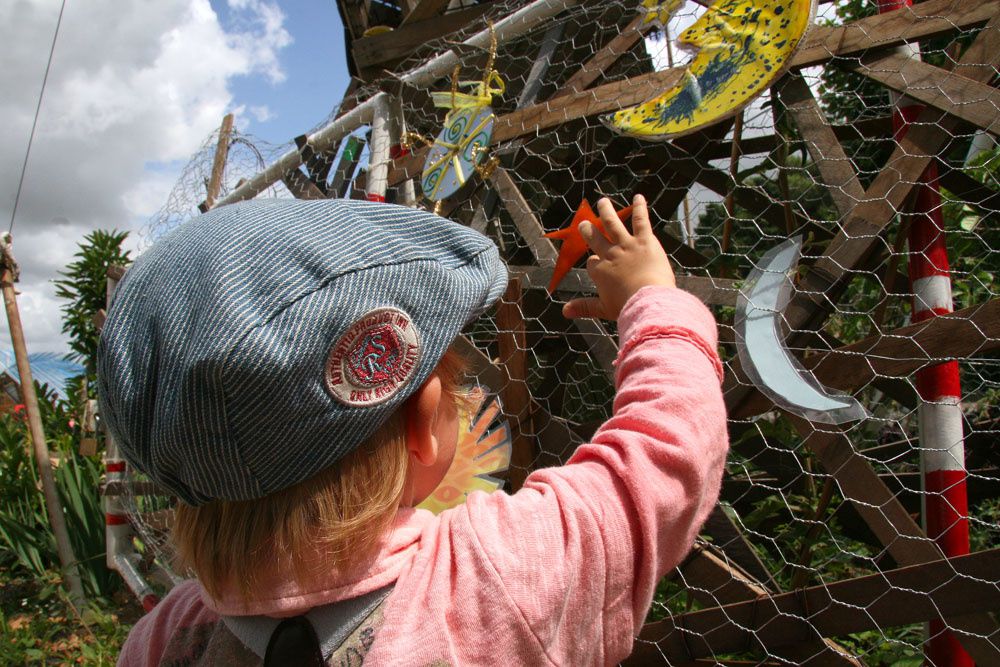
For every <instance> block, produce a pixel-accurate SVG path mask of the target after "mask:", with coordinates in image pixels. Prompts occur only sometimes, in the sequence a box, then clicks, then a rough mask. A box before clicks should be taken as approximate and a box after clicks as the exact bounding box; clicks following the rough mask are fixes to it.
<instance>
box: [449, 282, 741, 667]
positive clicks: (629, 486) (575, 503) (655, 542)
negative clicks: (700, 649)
mask: <svg viewBox="0 0 1000 667" xmlns="http://www.w3.org/2000/svg"><path fill="white" fill-rule="evenodd" d="M619 337H620V340H621V351H620V354H619V357H618V362H617V373H616V378H615V379H616V385H617V395H616V397H615V400H614V413H613V416H612V417H611V418H610V419H609V420H608V421H607V422H606V423H605V424H604V425H602V426H601V427H600V428H599V429H598V430H597V432H596V433H595V434H594V437H593V439H592V441H591V442H590V443H586V444H584V445H581V446H580V447H579V448H578V449H577V451H576V453H575V454H574V455H573V457H572V458H571V459H570V461H569V463H568V464H567V465H565V466H562V467H557V468H547V469H543V470H538V471H536V472H534V473H532V474H531V475H530V476H529V477H528V480H527V482H526V483H525V487H524V489H522V490H521V491H519V492H518V493H516V494H514V495H513V496H505V495H504V494H492V495H489V496H486V495H479V494H476V495H475V496H473V497H471V498H470V502H469V503H467V504H466V506H465V507H467V508H468V513H469V514H468V516H467V520H468V522H469V523H468V528H469V529H471V530H472V531H473V532H474V533H475V534H476V535H477V537H478V540H479V543H480V545H481V548H482V550H483V553H484V554H485V556H486V558H487V559H488V560H489V562H490V563H491V565H492V567H493V568H495V570H496V575H497V578H498V580H499V581H501V582H502V587H503V589H504V592H505V594H506V596H508V597H509V600H510V602H512V603H513V605H515V606H516V607H517V608H518V609H519V610H520V612H521V614H522V615H523V617H524V620H525V621H526V622H527V624H528V625H529V626H530V628H531V631H532V633H533V634H534V636H535V637H536V638H537V640H538V642H539V643H540V645H541V647H542V649H543V650H544V651H545V653H546V654H547V655H548V656H549V657H550V658H551V659H552V661H553V662H555V663H557V664H581V660H582V661H583V662H586V663H591V662H599V663H605V664H607V663H613V662H617V661H619V660H621V659H623V658H624V657H626V656H627V655H628V654H629V653H630V652H631V648H632V642H633V637H634V636H635V635H636V634H637V633H638V631H639V629H640V627H641V626H642V623H643V621H644V619H645V616H646V613H647V611H648V610H649V607H650V604H651V603H652V599H653V593H654V589H655V587H656V584H657V582H658V581H659V580H660V578H661V577H663V575H664V574H666V573H667V572H668V571H669V570H670V569H671V568H673V567H675V566H676V565H677V564H678V563H679V562H680V561H681V559H683V557H684V556H685V555H686V554H687V552H688V551H689V549H690V548H691V545H692V543H693V541H694V538H695V536H696V535H697V533H698V530H699V528H700V527H701V525H702V523H703V522H704V521H705V519H706V518H707V516H708V514H709V512H710V511H711V509H712V507H713V506H714V505H715V502H716V500H717V498H718V494H719V486H720V482H721V476H722V469H723V466H724V463H725V457H726V451H727V449H728V439H727V432H726V414H725V406H724V404H723V400H722V392H721V389H720V380H721V374H722V365H721V363H720V361H719V358H718V355H717V353H716V351H715V348H716V345H717V334H716V325H715V321H714V319H713V318H712V315H711V313H709V311H708V309H707V308H705V306H704V305H702V303H701V302H700V301H698V299H696V298H695V297H694V296H692V295H690V294H688V293H686V292H683V291H681V290H678V289H673V288H665V287H646V288H643V289H642V290H640V291H639V292H638V293H637V294H636V295H635V296H633V297H632V299H631V300H630V301H629V302H628V303H627V304H626V306H625V308H624V309H623V310H622V313H621V316H620V318H619ZM456 518H457V517H456Z"/></svg>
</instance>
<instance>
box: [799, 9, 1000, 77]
mask: <svg viewBox="0 0 1000 667" xmlns="http://www.w3.org/2000/svg"><path fill="white" fill-rule="evenodd" d="M997 14H1000V0H928V1H927V2H920V3H915V4H914V5H913V6H912V7H902V8H900V9H898V10H896V11H892V12H887V13H885V14H877V15H875V16H869V17H867V18H863V19H859V20H857V21H852V22H850V23H848V24H846V25H842V26H836V27H833V26H813V28H812V29H810V30H809V32H808V33H807V34H806V36H805V39H803V40H802V43H801V44H800V45H799V48H798V49H797V50H796V51H795V55H794V56H792V67H811V66H812V65H821V64H823V63H825V62H826V61H828V60H829V59H830V58H832V57H834V56H841V57H844V56H853V55H857V54H859V53H862V52H864V51H868V50H869V49H878V48H885V47H890V46H898V45H901V44H912V43H914V42H918V41H920V40H922V39H928V38H931V37H937V36H938V35H944V34H948V33H952V32H955V31H956V30H964V29H968V28H973V27H975V26H978V25H982V24H983V23H986V22H987V21H989V20H990V19H991V18H993V17H994V16H996V15H997Z"/></svg>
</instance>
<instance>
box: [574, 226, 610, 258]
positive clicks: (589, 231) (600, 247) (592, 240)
mask: <svg viewBox="0 0 1000 667" xmlns="http://www.w3.org/2000/svg"><path fill="white" fill-rule="evenodd" d="M580 236H582V237H583V240H584V241H586V242H587V246H588V247H589V248H590V249H591V250H593V251H594V252H595V253H596V254H597V256H598V257H604V256H605V255H606V254H607V253H608V250H610V249H611V244H610V243H608V240H607V239H606V238H604V234H602V233H601V232H600V230H598V229H597V227H595V226H594V224H593V223H591V222H589V221H587V220H584V221H583V222H581V223H580Z"/></svg>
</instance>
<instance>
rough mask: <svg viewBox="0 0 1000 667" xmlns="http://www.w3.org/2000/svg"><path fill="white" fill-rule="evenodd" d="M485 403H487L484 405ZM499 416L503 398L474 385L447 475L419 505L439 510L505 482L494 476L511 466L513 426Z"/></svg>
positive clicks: (456, 504) (439, 511)
mask: <svg viewBox="0 0 1000 667" xmlns="http://www.w3.org/2000/svg"><path fill="white" fill-rule="evenodd" d="M484 405H485V407H484ZM499 416H500V401H499V399H498V398H496V397H492V398H489V399H488V398H487V395H486V392H485V391H483V389H482V388H481V387H475V388H473V389H472V390H471V391H470V393H469V400H468V401H467V402H466V405H465V406H464V407H463V409H462V412H461V414H460V415H459V424H458V444H457V446H456V448H455V457H454V458H453V459H452V462H451V466H450V467H449V468H448V471H447V472H446V473H445V476H444V479H442V480H441V483H440V484H438V485H437V487H436V488H435V489H434V491H432V492H431V494H430V495H429V496H428V497H427V498H425V499H424V500H423V501H422V502H421V503H420V504H418V505H417V507H419V508H421V509H426V510H430V511H432V512H434V513H435V514H440V513H441V512H443V511H444V510H446V509H450V508H452V507H456V506H458V505H461V504H462V503H464V502H465V498H466V496H468V495H469V494H470V493H471V492H473V491H477V490H479V491H485V492H486V493H491V492H493V491H496V490H497V489H499V488H500V487H502V486H503V483H504V482H503V480H502V479H498V478H496V477H494V476H493V475H496V474H498V473H502V472H505V471H506V470H507V469H508V468H509V467H510V456H511V451H512V446H513V445H512V441H511V436H510V426H508V424H507V422H506V421H505V420H503V419H502V418H500V419H498V417H499Z"/></svg>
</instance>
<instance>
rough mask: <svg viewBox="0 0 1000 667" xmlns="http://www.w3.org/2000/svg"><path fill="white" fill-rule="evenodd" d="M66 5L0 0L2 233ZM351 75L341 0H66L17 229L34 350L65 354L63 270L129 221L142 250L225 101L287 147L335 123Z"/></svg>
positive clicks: (246, 126)
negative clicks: (83, 249) (99, 235)
mask: <svg viewBox="0 0 1000 667" xmlns="http://www.w3.org/2000/svg"><path fill="white" fill-rule="evenodd" d="M60 7H61V0H19V1H18V2H15V3H12V2H0V56H2V57H3V63H4V67H3V68H0V90H3V91H4V94H3V95H2V96H0V125H2V126H3V127H4V130H5V131H4V132H2V133H0V218H2V219H3V220H5V223H4V229H6V224H7V223H6V221H8V220H9V219H10V217H11V212H12V210H13V208H14V206H13V205H14V201H15V193H16V191H17V187H18V182H19V177H20V172H21V165H22V162H23V161H24V156H25V149H26V147H27V144H28V137H29V135H30V134H31V126H32V121H33V118H34V114H35V108H36V105H37V104H38V95H39V89H40V86H41V82H42V75H43V73H44V71H45V63H46V60H47V58H48V55H49V47H50V45H51V44H52V38H53V34H54V31H55V27H56V19H57V17H58V16H59V12H60ZM348 81H349V77H348V74H347V65H346V58H345V53H344V43H343V26H342V24H341V22H340V16H339V14H338V12H337V7H336V4H335V2H334V1H333V0H320V1H318V2H317V1H313V2H303V1H301V0H289V1H287V2H284V3H281V4H279V3H278V1H277V0H153V1H150V2H142V3H138V2H135V3H133V2H122V1H121V0H88V1H87V2H86V3H79V2H67V3H66V7H65V12H64V15H63V19H62V23H61V26H60V28H59V39H58V41H57V43H56V48H55V52H54V57H53V60H52V68H51V72H50V75H49V79H48V83H47V86H46V89H45V97H44V100H43V104H42V107H41V113H40V115H39V118H38V126H37V131H36V132H35V137H34V142H33V144H32V149H31V157H30V160H29V162H28V167H27V171H26V173H25V178H24V187H23V189H22V191H21V193H20V197H19V199H18V206H17V216H16V225H15V228H14V252H15V255H16V256H17V258H18V260H19V261H20V263H21V267H22V275H21V282H20V283H19V289H20V291H21V297H20V298H19V305H20V308H21V317H22V320H23V321H24V324H25V332H26V336H27V338H28V345H29V350H30V351H32V352H45V351H51V352H56V353H61V352H64V351H65V350H66V340H65V336H64V335H63V334H62V333H61V332H60V328H61V326H62V315H61V312H60V308H61V306H62V305H63V304H62V302H61V300H59V299H58V298H57V297H56V296H55V290H54V287H53V284H52V280H53V279H55V278H58V275H59V272H60V271H61V270H63V268H64V267H65V266H66V265H67V263H68V262H70V261H71V260H72V258H73V254H74V253H75V252H76V251H77V244H78V243H79V242H81V241H82V240H83V238H84V236H85V235H86V234H87V233H89V232H90V231H92V230H94V229H112V228H115V229H119V230H128V231H130V233H131V237H130V241H129V243H130V244H132V245H133V246H135V247H136V248H139V247H143V245H144V243H145V242H148V240H149V238H148V237H146V236H144V230H145V229H146V228H147V225H148V224H149V223H150V221H151V220H152V219H153V218H154V216H156V215H157V213H158V211H160V210H161V207H164V205H166V204H167V203H168V202H172V201H173V198H172V190H174V187H175V184H177V183H178V179H179V178H180V177H181V176H182V169H183V167H184V166H185V165H186V164H188V162H189V160H190V159H191V156H192V155H194V154H195V153H196V152H197V151H198V150H199V149H200V147H201V146H202V144H203V143H204V142H205V141H206V140H207V139H208V138H210V137H211V136H212V133H213V132H214V131H215V130H217V129H218V127H219V123H220V122H221V121H222V117H223V116H224V115H225V114H226V113H229V112H235V113H236V114H237V124H238V127H239V129H240V130H241V131H242V132H243V133H245V134H250V135H252V136H253V137H254V138H255V139H257V140H260V141H263V142H267V143H269V144H272V145H280V144H285V143H287V142H289V141H291V140H292V139H293V138H294V137H296V136H298V135H300V134H302V133H304V132H307V131H309V130H310V129H312V128H313V127H315V126H316V125H317V124H319V123H322V122H323V121H324V120H325V119H326V118H327V116H328V115H329V113H330V111H331V110H332V109H333V108H334V107H335V106H336V105H337V104H338V103H339V102H340V100H341V99H342V97H343V94H344V91H345V89H346V88H347V84H348ZM229 185H232V184H229ZM181 187H182V189H183V187H184V184H183V183H182V184H181ZM203 187H204V186H203V184H201V183H199V182H193V183H192V184H190V185H189V186H188V189H187V191H186V193H185V194H187V195H189V197H188V199H191V201H187V200H186V199H185V200H184V201H181V202H180V204H179V206H180V208H183V209H184V211H190V212H191V213H193V212H194V211H195V208H194V206H195V205H196V204H197V202H198V201H200V200H201V199H202V198H203V197H204V192H203ZM5 330H6V326H0V347H2V346H4V345H7V344H8V343H7V341H6V338H7V337H6V335H5Z"/></svg>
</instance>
